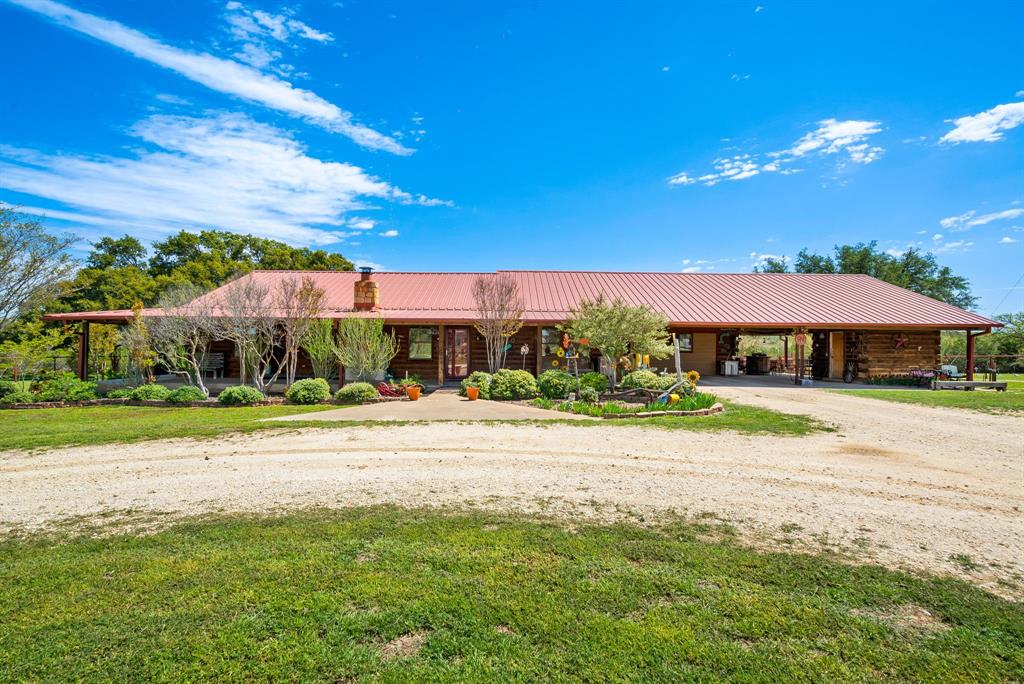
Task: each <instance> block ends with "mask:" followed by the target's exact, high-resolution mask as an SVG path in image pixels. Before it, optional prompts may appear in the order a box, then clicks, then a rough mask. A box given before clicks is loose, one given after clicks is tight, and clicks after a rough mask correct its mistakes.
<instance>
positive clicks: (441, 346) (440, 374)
mask: <svg viewBox="0 0 1024 684" xmlns="http://www.w3.org/2000/svg"><path fill="white" fill-rule="evenodd" d="M445 344H446V340H445V328H444V326H443V325H439V326H437V386H438V387H441V386H442V385H444V357H445V351H446V350H445Z"/></svg>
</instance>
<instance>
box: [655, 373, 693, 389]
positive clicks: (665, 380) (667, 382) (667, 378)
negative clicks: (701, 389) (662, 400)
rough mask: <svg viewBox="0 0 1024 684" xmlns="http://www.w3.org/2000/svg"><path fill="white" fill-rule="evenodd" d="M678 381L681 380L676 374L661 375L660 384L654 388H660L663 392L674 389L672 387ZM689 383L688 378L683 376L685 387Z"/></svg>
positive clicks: (659, 377)
mask: <svg viewBox="0 0 1024 684" xmlns="http://www.w3.org/2000/svg"><path fill="white" fill-rule="evenodd" d="M677 382H679V381H678V380H676V376H675V375H659V376H658V386H657V387H655V388H654V389H659V390H661V391H662V392H664V391H666V390H670V389H672V387H673V386H675V384H676V383H677ZM687 384H689V383H687V382H686V378H683V387H685V386H686V385H687Z"/></svg>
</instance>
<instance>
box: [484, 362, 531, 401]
mask: <svg viewBox="0 0 1024 684" xmlns="http://www.w3.org/2000/svg"><path fill="white" fill-rule="evenodd" d="M538 394H540V388H539V387H537V381H536V380H535V379H534V377H533V376H532V375H530V373H529V372H528V371H524V370H509V369H508V368H502V369H501V370H500V371H498V372H497V373H495V374H494V377H493V378H492V380H491V398H492V399H533V398H534V397H536V396H537V395H538Z"/></svg>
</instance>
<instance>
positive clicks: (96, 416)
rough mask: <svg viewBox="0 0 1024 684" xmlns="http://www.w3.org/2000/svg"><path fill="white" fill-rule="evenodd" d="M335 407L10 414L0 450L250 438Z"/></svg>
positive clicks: (0, 415)
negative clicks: (284, 419)
mask: <svg viewBox="0 0 1024 684" xmlns="http://www.w3.org/2000/svg"><path fill="white" fill-rule="evenodd" d="M336 408H339V407H337V406H250V407H238V408H173V407H172V408H164V407H154V406H144V407H143V406H90V407H84V408H52V409H24V410H10V411H3V412H2V413H0V418H2V419H3V426H4V429H3V430H0V450H4V449H37V448H47V447H64V446H79V445H90V444H111V443H115V442H141V441H144V440H149V439H169V438H175V437H197V438H204V437H215V436H217V435H221V434H224V433H227V432H252V431H254V430H260V429H266V428H268V427H275V428H280V427H281V426H282V424H276V425H268V424H267V423H260V422H258V421H259V420H260V419H261V418H271V417H274V416H287V415H294V414H296V413H308V412H311V411H322V410H325V409H336Z"/></svg>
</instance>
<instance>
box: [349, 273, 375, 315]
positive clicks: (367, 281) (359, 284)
mask: <svg viewBox="0 0 1024 684" xmlns="http://www.w3.org/2000/svg"><path fill="white" fill-rule="evenodd" d="M353 307H354V308H355V309H356V310H357V311H376V310H377V309H379V308H380V286H379V285H378V284H377V281H376V280H374V279H373V269H372V268H371V267H369V266H361V267H360V268H359V280H357V281H356V282H355V285H354V289H353Z"/></svg>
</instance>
